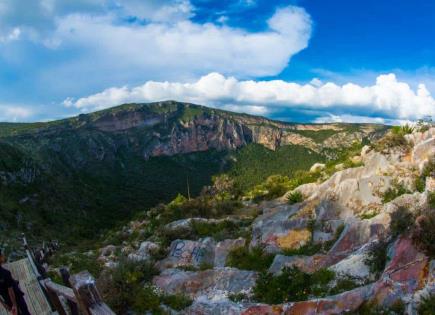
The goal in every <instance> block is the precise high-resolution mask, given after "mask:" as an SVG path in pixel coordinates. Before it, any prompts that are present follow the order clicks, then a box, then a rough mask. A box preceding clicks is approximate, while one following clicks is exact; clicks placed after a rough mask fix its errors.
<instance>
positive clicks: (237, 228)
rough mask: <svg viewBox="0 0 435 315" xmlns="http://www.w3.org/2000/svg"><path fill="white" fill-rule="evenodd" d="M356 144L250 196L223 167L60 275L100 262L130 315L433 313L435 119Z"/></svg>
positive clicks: (116, 301) (61, 257) (104, 280)
mask: <svg viewBox="0 0 435 315" xmlns="http://www.w3.org/2000/svg"><path fill="white" fill-rule="evenodd" d="M355 152H356V151H349V152H348V154H347V155H346V156H342V158H341V159H340V160H336V161H331V162H328V163H327V164H326V165H325V164H319V163H317V164H315V165H313V167H312V168H311V169H310V171H305V172H297V173H295V174H294V176H292V177H291V178H290V177H284V176H271V177H269V178H268V179H267V180H266V181H265V182H264V183H262V184H260V185H257V186H256V187H254V188H253V189H252V190H251V191H250V193H248V194H246V195H243V196H236V195H235V194H234V182H233V181H232V180H231V177H229V176H226V175H222V176H220V177H219V178H218V179H216V180H215V181H214V185H213V186H212V187H210V188H209V189H208V190H207V191H204V192H203V193H202V194H201V196H199V197H197V198H194V199H191V200H188V199H186V198H185V197H183V196H178V197H177V198H175V199H174V200H173V201H172V202H170V203H168V204H166V205H159V206H158V207H155V208H153V209H151V210H150V211H147V212H143V213H142V214H141V215H139V216H138V217H137V219H136V220H134V221H131V222H129V223H128V224H126V225H125V226H124V227H122V228H121V229H114V230H112V231H111V232H109V233H106V234H104V235H103V236H102V237H101V239H100V241H99V243H98V244H95V245H94V247H93V248H87V249H86V251H85V252H77V251H76V252H72V253H67V254H58V255H57V256H56V257H55V258H54V259H53V260H52V266H51V273H52V274H53V275H55V274H56V273H57V272H58V269H57V268H56V267H58V266H61V265H67V266H69V267H70V268H71V269H72V270H80V268H83V267H84V266H86V268H88V269H90V268H91V269H92V270H93V272H94V274H100V277H99V280H98V285H99V287H100V290H101V291H102V293H103V296H104V299H105V300H106V301H107V302H108V303H109V304H110V305H111V307H112V308H113V309H114V310H115V311H116V312H117V313H119V314H128V313H130V312H133V313H136V314H144V313H147V312H151V313H153V314H167V313H168V314H198V315H199V314H244V315H247V314H277V315H279V314H323V315H331V314H349V313H353V314H360V315H364V314H391V315H394V314H396V315H399V314H400V315H401V314H419V315H427V314H433V310H434V308H433V306H434V303H435V274H434V266H435V247H434V241H435V239H434V234H433V231H434V229H435V128H433V127H432V128H430V127H428V126H423V127H421V128H420V127H419V128H417V129H416V130H414V129H413V128H409V127H403V128H397V127H396V128H393V129H392V130H391V131H389V132H388V133H387V134H386V135H385V136H384V137H382V138H381V139H379V140H377V141H374V142H373V143H372V144H371V145H370V146H368V145H366V146H364V147H363V148H362V149H361V150H358V151H357V153H356V154H355ZM89 250H90V251H89Z"/></svg>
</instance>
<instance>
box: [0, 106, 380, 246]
mask: <svg viewBox="0 0 435 315" xmlns="http://www.w3.org/2000/svg"><path fill="white" fill-rule="evenodd" d="M385 130H386V127H384V126H379V125H350V124H291V123H283V122H277V121H272V120H269V119H266V118H263V117H257V116H250V115H245V114H236V113H231V112H226V111H221V110H217V109H211V108H207V107H204V106H198V105H193V104H185V103H177V102H172V101H168V102H161V103H152V104H125V105H121V106H118V107H115V108H111V109H107V110H103V111H99V112H95V113H91V114H83V115H79V116H77V117H73V118H69V119H64V120H59V121H53V122H47V123H31V124H17V123H1V124H0V185H1V186H0V188H1V190H0V209H1V213H2V218H4V219H3V220H2V225H1V229H2V230H3V231H9V232H10V233H13V232H14V231H15V232H17V233H18V232H21V231H22V232H27V233H31V235H32V236H35V237H37V236H46V237H56V238H59V237H63V238H64V239H67V240H68V239H69V240H71V239H76V238H93V237H94V236H95V235H97V234H98V233H99V232H100V231H101V229H108V228H110V227H112V226H113V225H114V224H117V223H119V222H120V221H125V220H127V219H129V218H131V216H132V215H134V214H135V213H137V212H138V211H140V210H144V209H147V208H149V207H151V206H155V205H156V204H158V203H160V202H167V201H169V200H171V199H173V198H174V197H175V196H176V195H177V194H178V193H183V194H185V195H186V194H187V184H189V188H190V191H191V194H192V195H197V194H198V193H199V192H200V191H201V189H202V188H203V187H204V186H205V185H209V184H210V183H211V178H212V176H213V175H216V174H219V173H222V172H228V173H229V174H231V175H232V176H233V177H234V178H235V180H236V182H237V185H238V188H239V190H248V189H249V188H252V187H253V186H254V185H256V184H259V183H261V182H262V181H263V180H265V179H266V178H267V177H268V176H270V175H272V174H282V175H287V176H291V175H292V173H293V172H294V171H296V170H299V169H307V168H308V167H309V166H310V165H311V164H313V163H314V162H316V161H326V160H330V159H335V158H337V157H338V156H339V155H340V154H341V152H342V151H343V150H345V149H346V148H348V147H351V146H353V145H354V144H355V143H361V142H369V141H370V140H371V139H374V138H378V137H379V136H380V135H382V134H383V133H384V132H385ZM65 226H68V229H67V230H65V229H64V227H65ZM59 235H61V236H59Z"/></svg>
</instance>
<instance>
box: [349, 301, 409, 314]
mask: <svg viewBox="0 0 435 315" xmlns="http://www.w3.org/2000/svg"><path fill="white" fill-rule="evenodd" d="M351 313H352V314H356V315H403V314H405V304H404V303H403V302H402V301H401V300H398V301H396V302H395V303H394V304H393V305H392V306H391V307H388V308H382V307H380V306H377V305H375V304H374V303H372V302H365V303H363V304H361V306H360V307H359V308H358V309H357V310H355V311H352V312H347V313H345V314H351Z"/></svg>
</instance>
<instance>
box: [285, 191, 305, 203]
mask: <svg viewBox="0 0 435 315" xmlns="http://www.w3.org/2000/svg"><path fill="white" fill-rule="evenodd" d="M303 200H304V197H303V196H302V193H301V192H300V191H294V192H292V193H290V194H289V195H288V197H287V202H288V204H289V205H293V204H295V203H299V202H302V201H303Z"/></svg>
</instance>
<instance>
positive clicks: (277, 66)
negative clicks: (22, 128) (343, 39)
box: [49, 7, 311, 78]
mask: <svg viewBox="0 0 435 315" xmlns="http://www.w3.org/2000/svg"><path fill="white" fill-rule="evenodd" d="M268 25H269V29H268V30H265V31H263V32H248V31H245V30H243V29H239V28H233V27H229V26H226V25H216V24H212V23H205V24H198V23H195V22H192V21H190V20H180V21H175V22H173V23H160V22H151V23H147V24H145V25H139V24H134V25H131V24H128V25H126V24H119V23H114V17H113V16H112V15H104V16H90V15H82V14H73V15H68V16H66V17H64V18H62V19H58V20H57V28H56V31H55V33H54V35H53V36H52V37H51V38H50V41H49V43H50V46H52V47H56V48H58V49H63V50H68V51H71V50H75V49H81V48H83V49H86V51H87V53H86V54H85V55H83V54H82V55H80V56H81V58H77V59H75V60H73V61H72V63H71V65H70V67H71V68H78V67H80V68H81V69H83V68H86V67H90V68H92V69H93V73H94V75H97V74H98V73H100V72H101V71H107V69H108V68H110V69H111V71H112V73H117V72H118V71H119V72H121V71H122V72H124V73H125V72H126V71H134V72H136V73H139V72H143V73H146V74H147V75H148V76H149V77H154V78H155V77H159V76H160V77H162V75H164V77H166V78H168V77H169V78H180V77H194V76H198V75H203V74H206V73H209V72H212V71H219V72H221V73H225V74H227V75H237V76H241V77H246V76H248V77H251V76H267V75H275V74H278V73H280V72H281V71H282V70H283V69H284V68H285V67H286V66H287V64H288V62H289V60H290V58H291V57H292V56H293V55H294V54H296V53H298V52H299V51H301V50H302V49H304V48H306V47H307V45H308V40H309V38H310V33H311V20H310V17H309V15H308V14H307V13H306V12H305V11H304V10H303V9H301V8H297V7H287V8H284V9H280V10H278V11H277V12H276V13H275V15H273V17H272V18H271V19H270V20H269V21H268ZM53 43H54V44H53ZM77 63H79V66H77Z"/></svg>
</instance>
